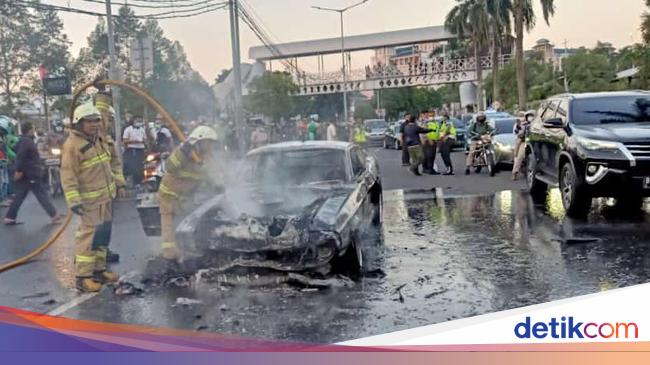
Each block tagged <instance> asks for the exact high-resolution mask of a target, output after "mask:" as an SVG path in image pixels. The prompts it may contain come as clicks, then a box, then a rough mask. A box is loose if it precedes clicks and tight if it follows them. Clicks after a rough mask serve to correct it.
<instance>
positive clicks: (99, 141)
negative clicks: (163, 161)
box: [61, 131, 124, 207]
mask: <svg viewBox="0 0 650 365" xmlns="http://www.w3.org/2000/svg"><path fill="white" fill-rule="evenodd" d="M61 184H62V185H63V191H64V195H65V199H66V202H67V203H68V206H70V207H72V206H75V205H79V204H81V203H83V204H101V203H105V202H108V201H111V200H112V199H114V198H115V195H116V192H117V188H118V187H122V186H124V176H123V175H122V163H121V162H120V159H119V157H118V156H117V153H116V151H115V146H114V145H113V144H109V143H107V142H106V140H105V139H103V138H102V137H88V136H86V135H84V134H82V133H81V132H78V131H72V132H71V133H70V136H69V137H68V139H67V140H66V141H65V143H64V144H63V151H62V152H61Z"/></svg>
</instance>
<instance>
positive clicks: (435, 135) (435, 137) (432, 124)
mask: <svg viewBox="0 0 650 365" xmlns="http://www.w3.org/2000/svg"><path fill="white" fill-rule="evenodd" d="M438 128H439V126H438V123H436V122H435V121H430V122H427V129H433V130H434V131H433V132H429V133H427V139H428V140H430V141H437V140H438V138H440V134H439V131H438Z"/></svg>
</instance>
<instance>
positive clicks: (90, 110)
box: [61, 103, 126, 292]
mask: <svg viewBox="0 0 650 365" xmlns="http://www.w3.org/2000/svg"><path fill="white" fill-rule="evenodd" d="M100 128H101V116H100V113H99V111H98V110H97V108H96V107H95V106H94V105H93V104H92V103H86V104H82V105H79V106H77V108H76V109H75V111H74V116H73V119H72V125H71V129H72V130H71V132H70V136H69V137H68V139H67V140H66V141H65V143H64V144H63V151H62V154H61V183H62V185H63V191H64V195H65V199H66V202H67V203H68V207H70V210H71V211H72V212H73V213H74V214H76V215H79V216H80V217H81V223H80V224H79V227H78V229H77V232H76V234H75V276H76V278H77V280H76V286H77V289H79V290H80V291H81V292H97V291H99V290H100V289H101V288H102V285H103V284H105V283H112V282H116V281H117V280H118V275H117V274H115V273H113V272H110V271H108V270H107V269H106V254H107V251H108V243H109V242H110V239H111V228H112V201H113V199H115V197H116V195H117V196H119V197H124V196H125V195H126V192H125V183H124V176H122V164H121V163H120V160H119V157H118V155H117V153H116V150H115V145H112V144H109V143H108V142H107V141H106V139H105V138H104V137H102V134H101V133H100V131H99V130H100Z"/></svg>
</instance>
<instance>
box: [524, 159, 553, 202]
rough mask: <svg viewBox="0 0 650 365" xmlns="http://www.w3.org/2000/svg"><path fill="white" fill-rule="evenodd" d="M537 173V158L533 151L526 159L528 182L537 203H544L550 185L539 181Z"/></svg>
mask: <svg viewBox="0 0 650 365" xmlns="http://www.w3.org/2000/svg"><path fill="white" fill-rule="evenodd" d="M536 173H537V160H536V159H535V156H534V155H533V154H532V153H531V154H529V155H528V157H527V159H526V184H527V185H528V190H529V191H530V196H531V197H532V198H533V201H534V202H535V203H538V204H539V203H543V202H544V200H545V198H546V191H547V190H548V185H546V183H544V182H542V181H539V180H538V179H537V178H536V177H535V174H536Z"/></svg>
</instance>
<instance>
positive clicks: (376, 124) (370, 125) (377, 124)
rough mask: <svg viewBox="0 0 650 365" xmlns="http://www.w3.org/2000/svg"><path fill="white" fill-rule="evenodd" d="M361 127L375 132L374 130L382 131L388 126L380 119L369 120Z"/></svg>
mask: <svg viewBox="0 0 650 365" xmlns="http://www.w3.org/2000/svg"><path fill="white" fill-rule="evenodd" d="M363 125H364V126H365V127H366V129H369V130H371V131H376V130H382V131H383V130H384V129H386V127H387V126H388V123H386V122H385V121H383V120H381V119H371V120H366V121H365V122H363Z"/></svg>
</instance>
